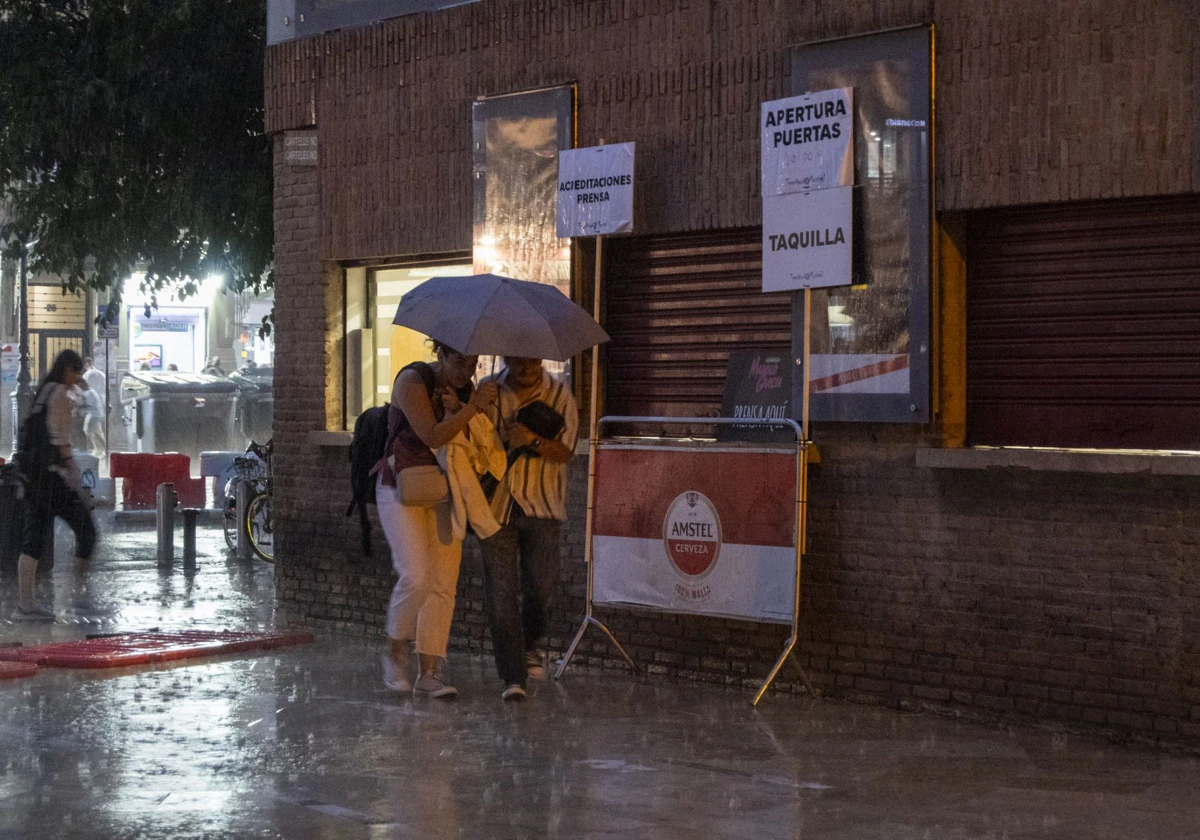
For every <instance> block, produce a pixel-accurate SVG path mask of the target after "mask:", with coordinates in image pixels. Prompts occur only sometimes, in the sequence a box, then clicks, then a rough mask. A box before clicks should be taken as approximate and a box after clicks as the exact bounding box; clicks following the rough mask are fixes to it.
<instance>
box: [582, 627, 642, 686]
mask: <svg viewBox="0 0 1200 840" xmlns="http://www.w3.org/2000/svg"><path fill="white" fill-rule="evenodd" d="M588 621H589V622H591V623H592V624H595V625H596V626H597V627H599V628H600V629H601V630H603V631H604V635H605V636H608V640H609V641H610V642H612V643H613V646H614V647H615V648H616V649H617V653H619V654H621V656H623V657H625V661H626V662H628V663H629V667H630V668H632V669H633V672H634V673H635V674H636V673H638V666H637V665H635V664H634V662H633V658H632V657H630V655H629V654H628V653H626V652H625V648H623V647H621V643H620V642H618V641H617V637H616V636H614V635H613V634H612V631H611V630H609V629H608V628H607V627H605V626H604V625H603V624H602V623H601V622H600V621H599V620H597V619H596V618H595V617H589V618H588Z"/></svg>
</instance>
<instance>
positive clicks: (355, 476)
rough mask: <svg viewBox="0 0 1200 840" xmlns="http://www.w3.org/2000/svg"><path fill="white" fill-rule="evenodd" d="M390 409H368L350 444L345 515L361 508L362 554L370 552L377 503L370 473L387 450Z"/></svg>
mask: <svg viewBox="0 0 1200 840" xmlns="http://www.w3.org/2000/svg"><path fill="white" fill-rule="evenodd" d="M387 439H388V406H386V405H383V406H379V407H378V408H368V409H367V410H366V411H364V412H363V413H362V414H360V415H358V419H357V420H355V421H354V440H353V442H352V443H351V444H350V487H351V490H352V491H353V494H352V496H351V498H350V506H349V507H348V508H346V516H350V515H351V514H352V513H354V509H355V508H357V509H358V522H359V524H360V525H361V526H362V552H363V555H364V556H368V555H370V553H371V522H370V520H368V519H367V505H373V504H375V476H373V475H371V470H373V469H374V468H375V465H376V464H378V463H379V460H380V459H381V458H383V456H384V450H385V449H386V448H387Z"/></svg>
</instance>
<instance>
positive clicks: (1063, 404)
mask: <svg viewBox="0 0 1200 840" xmlns="http://www.w3.org/2000/svg"><path fill="white" fill-rule="evenodd" d="M967 431H968V442H969V443H971V444H976V445H978V444H994V445H1022V446H1051V447H1095V448H1120V449H1184V450H1197V449H1200V196H1197V195H1187V196H1176V197H1159V198H1154V199H1145V200H1142V199H1138V200H1121V201H1104V202H1089V203H1082V204H1076V205H1056V206H1047V207H1034V208H1017V209H1006V210H994V211H985V212H980V213H976V214H974V215H973V216H972V217H971V218H970V220H969V222H968V227H967Z"/></svg>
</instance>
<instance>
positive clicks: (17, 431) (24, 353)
mask: <svg viewBox="0 0 1200 840" xmlns="http://www.w3.org/2000/svg"><path fill="white" fill-rule="evenodd" d="M29 248H30V246H29V245H26V246H24V247H23V248H21V268H20V281H21V298H20V300H21V306H20V309H19V310H18V311H19V313H20V315H19V318H20V325H19V327H18V330H19V341H20V344H19V347H20V353H21V357H20V365H21V368H20V371H19V372H18V373H17V388H16V390H15V391H13V395H12V419H13V445H12V451H13V454H14V455H15V454H16V452H17V445H18V443H19V442H20V436H21V424H22V423H24V422H25V418H26V417H28V416H29V409H30V407H31V406H32V405H33V397H34V392H33V385H32V384H31V383H32V382H33V376H32V375H31V374H30V373H29Z"/></svg>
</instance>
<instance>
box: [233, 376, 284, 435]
mask: <svg viewBox="0 0 1200 840" xmlns="http://www.w3.org/2000/svg"><path fill="white" fill-rule="evenodd" d="M229 381H230V382H233V383H235V384H236V385H237V386H238V396H237V422H238V430H239V431H240V432H241V434H242V436H243V437H244V438H245V439H246V443H249V442H250V441H255V442H256V443H266V442H267V441H268V440H270V439H271V437H272V435H273V434H274V430H273V429H274V425H275V368H273V367H256V368H249V369H245V368H244V369H242V370H239V371H238V372H237V373H231V374H229Z"/></svg>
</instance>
